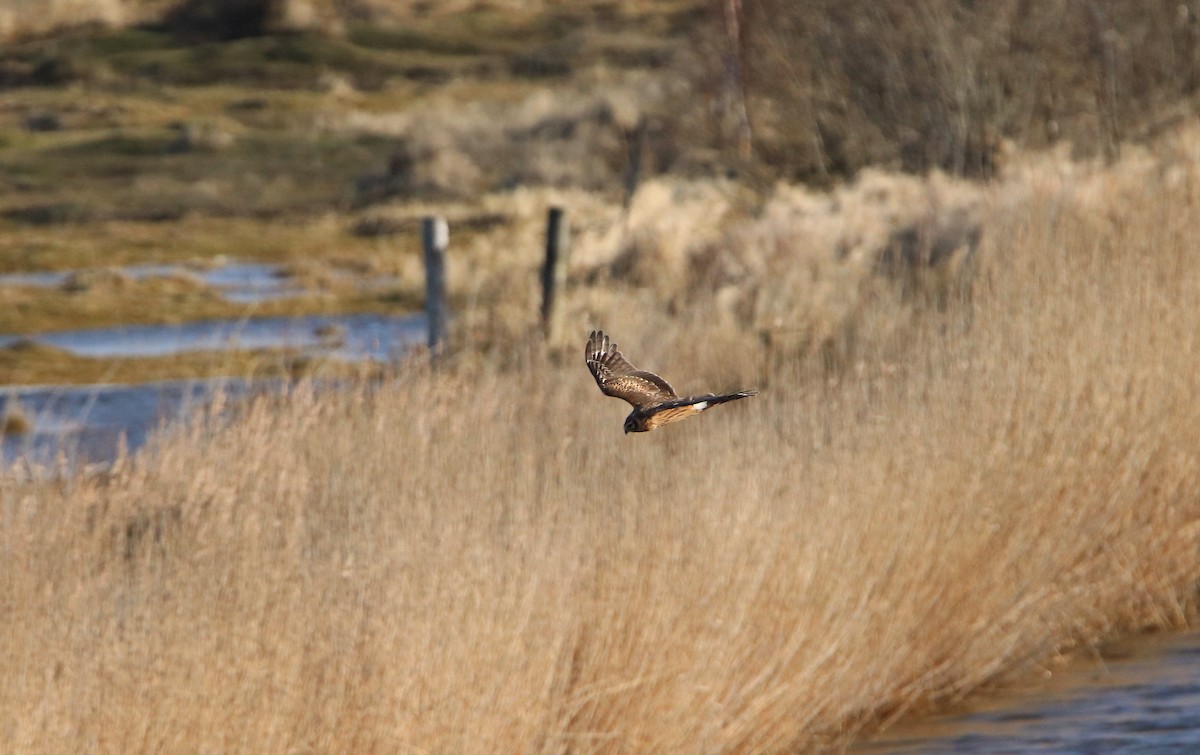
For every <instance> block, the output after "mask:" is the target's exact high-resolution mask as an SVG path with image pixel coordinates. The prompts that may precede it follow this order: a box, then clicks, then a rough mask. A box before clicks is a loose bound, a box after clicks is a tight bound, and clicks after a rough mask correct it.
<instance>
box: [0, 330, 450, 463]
mask: <svg viewBox="0 0 1200 755" xmlns="http://www.w3.org/2000/svg"><path fill="white" fill-rule="evenodd" d="M427 334H428V325H427V324H426V319H425V316H424V315H403V316H392V315H377V314H358V315H337V316H333V315H330V316H325V315H314V316H309V317H263V318H252V319H242V320H204V321H197V322H189V323H185V324H182V325H147V326H136V327H119V328H97V329H94V330H72V331H61V332H56V333H42V334H38V335H34V336H30V337H29V339H30V340H33V341H35V342H37V343H43V344H48V345H51V346H55V347H58V348H61V349H66V350H68V351H71V352H73V353H75V354H79V355H81V356H87V357H122V356H162V355H166V354H172V353H177V352H181V351H194V350H208V351H213V350H216V351H219V350H227V349H233V348H242V349H262V348H279V347H291V348H296V349H299V350H302V351H303V352H305V353H308V354H314V355H321V356H331V357H335V358H338V359H344V360H347V361H364V360H373V361H377V362H386V361H390V360H394V359H397V358H398V357H400V356H402V355H403V354H404V353H405V352H406V351H408V350H409V349H410V348H412V347H413V346H414V345H416V344H419V343H424V342H425V340H426V337H427ZM13 340H15V338H13V337H0V346H3V345H4V343H5V342H11V341H13ZM279 384H280V383H279V381H258V382H255V383H253V384H251V383H248V382H247V381H244V380H230V379H219V380H214V381H197V380H190V381H170V382H160V383H148V384H143V385H81V386H8V387H0V417H3V416H5V414H6V412H7V407H8V405H9V404H10V403H13V402H15V404H16V405H17V406H18V407H19V411H20V414H21V416H23V417H25V419H26V420H27V421H28V422H29V424H30V428H29V430H28V431H27V432H24V433H21V434H13V435H8V436H5V437H4V439H3V453H2V458H3V461H4V463H5V466H7V465H9V464H12V463H13V462H14V461H15V460H17V459H18V458H22V459H24V460H26V461H28V462H29V463H30V464H32V465H33V466H35V467H50V466H54V465H56V463H57V462H56V460H57V459H59V458H62V459H64V460H65V461H66V463H68V464H69V465H70V466H75V465H87V464H95V463H100V464H103V463H106V462H109V461H111V460H112V459H114V458H115V457H116V454H117V450H118V448H119V444H120V442H121V438H122V437H124V439H125V441H124V442H125V443H126V444H127V447H128V449H129V450H130V451H136V450H137V449H138V448H140V447H141V446H142V445H144V444H145V442H146V440H147V438H148V436H149V433H150V432H151V431H152V430H154V429H155V428H157V427H159V426H160V425H162V424H164V423H170V422H176V421H179V420H180V419H181V418H184V417H187V416H189V415H190V414H191V413H192V412H194V411H195V410H196V409H197V407H199V406H202V405H203V404H204V403H205V402H207V401H208V400H209V399H210V398H211V397H212V395H213V394H214V392H215V391H217V390H218V389H220V390H222V391H223V392H224V393H225V394H226V395H227V396H228V395H232V396H237V395H240V394H242V393H244V392H246V391H247V390H250V389H251V388H252V387H255V388H262V389H263V390H270V389H272V387H275V388H278V386H279Z"/></svg>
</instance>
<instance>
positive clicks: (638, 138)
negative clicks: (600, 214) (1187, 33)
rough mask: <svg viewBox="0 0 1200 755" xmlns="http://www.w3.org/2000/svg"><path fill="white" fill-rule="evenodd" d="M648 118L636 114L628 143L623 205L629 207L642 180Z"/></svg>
mask: <svg viewBox="0 0 1200 755" xmlns="http://www.w3.org/2000/svg"><path fill="white" fill-rule="evenodd" d="M649 131H650V119H648V118H647V117H646V114H645V113H642V114H641V115H640V116H638V122H637V128H635V129H634V131H633V143H632V144H631V145H629V165H628V166H627V167H626V170H625V201H624V203H623V204H624V207H625V209H626V210H628V209H629V205H631V204H633V195H634V194H637V189H638V184H639V183H641V180H642V161H643V160H644V159H645V157H646V141H647V139H648V138H649V137H648V135H649Z"/></svg>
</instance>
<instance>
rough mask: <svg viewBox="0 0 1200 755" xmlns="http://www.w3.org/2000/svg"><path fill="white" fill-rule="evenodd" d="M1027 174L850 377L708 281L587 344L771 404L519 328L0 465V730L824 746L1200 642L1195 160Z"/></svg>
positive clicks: (157, 741) (191, 740)
mask: <svg viewBox="0 0 1200 755" xmlns="http://www.w3.org/2000/svg"><path fill="white" fill-rule="evenodd" d="M1143 179H1144V180H1143ZM1029 186H1030V188H1029V192H1028V194H1027V195H1026V196H1023V197H1021V198H1020V199H1019V201H1018V200H1015V199H1013V198H1012V197H998V196H993V197H992V198H991V199H990V200H989V203H988V204H987V207H986V209H985V210H984V211H983V218H984V225H985V228H986V229H987V231H986V236H985V238H986V239H988V242H987V244H986V248H985V249H984V263H983V264H982V273H981V275H980V277H979V278H978V280H977V285H976V286H975V290H974V291H973V295H972V296H971V297H969V299H968V300H966V301H964V302H962V303H960V304H958V305H957V306H951V307H948V308H946V309H945V310H944V311H942V310H938V309H937V308H935V307H930V308H929V310H930V311H924V309H923V308H921V307H917V308H916V309H913V308H912V307H911V306H909V305H901V304H899V303H896V302H894V301H892V300H890V299H887V298H886V297H880V298H879V299H878V301H876V302H875V303H874V304H873V305H871V306H869V307H865V308H864V309H863V310H862V311H861V312H859V314H858V317H860V318H863V319H864V320H871V319H872V318H873V319H875V320H878V321H879V322H878V323H877V325H878V326H877V327H864V328H862V329H861V331H860V332H862V333H866V334H868V336H863V337H860V340H859V342H858V345H857V347H856V351H855V358H854V359H853V360H852V361H850V362H849V363H847V364H846V365H844V367H843V368H841V369H831V368H830V367H829V366H828V365H824V366H820V365H819V363H818V361H816V360H813V359H811V358H808V357H806V356H805V355H804V354H803V353H794V354H792V355H790V356H788V357H787V358H782V359H776V360H774V361H770V362H767V361H763V360H760V359H757V358H756V357H757V356H758V351H757V350H758V349H759V346H758V342H757V340H754V339H752V338H749V337H745V338H742V339H741V340H739V339H738V338H737V337H736V333H733V332H732V331H728V330H721V331H719V332H717V333H715V334H714V333H711V332H710V331H709V330H708V327H709V326H708V325H707V324H706V323H707V322H708V321H710V320H711V319H712V318H710V317H709V315H710V314H711V307H712V304H711V301H704V300H702V299H701V300H698V301H697V302H696V303H694V304H693V305H692V307H691V308H690V309H686V310H685V311H683V312H681V313H677V314H676V315H674V316H672V317H670V318H668V317H667V316H666V315H662V314H654V313H653V312H652V313H651V314H649V315H647V316H646V317H644V318H640V319H638V318H635V316H634V315H631V314H628V313H626V314H624V315H621V314H619V313H617V312H615V311H614V312H613V313H612V316H611V318H609V319H608V320H606V321H600V322H586V323H585V322H578V323H575V325H576V326H577V329H578V331H579V334H580V350H582V342H583V337H584V336H585V335H586V332H587V329H588V328H589V327H592V326H603V327H606V328H608V329H610V330H612V331H613V332H614V335H615V337H616V339H617V340H618V341H619V342H620V343H621V345H622V347H623V348H624V349H625V350H626V351H627V352H628V354H629V355H630V357H631V358H632V359H633V360H634V361H635V362H636V363H638V364H639V365H642V366H646V367H650V368H655V369H658V370H660V371H662V372H663V373H664V374H665V375H666V376H667V377H668V378H669V379H671V380H672V381H673V382H674V383H675V384H676V386H677V387H680V388H682V389H684V390H688V389H696V390H707V389H714V390H716V389H724V388H731V389H732V388H738V387H750V385H751V384H752V383H757V384H758V385H759V387H761V388H763V392H762V393H761V395H760V396H758V397H756V398H754V399H752V400H749V401H742V402H738V403H737V404H733V405H730V406H722V407H719V408H717V409H715V410H714V411H712V412H710V413H706V414H705V415H704V416H703V417H701V418H698V419H693V420H689V421H688V422H685V423H681V424H678V425H673V426H670V427H667V428H665V429H663V430H660V431H656V432H654V433H650V434H648V435H646V436H628V437H626V436H624V435H623V434H622V432H621V430H620V423H621V419H622V417H623V416H624V412H625V407H624V406H623V405H621V404H619V403H618V402H616V401H613V400H611V399H607V398H604V397H602V396H601V395H600V394H599V392H598V391H597V390H596V388H595V386H594V385H593V384H592V381H591V378H590V376H589V375H588V374H587V372H586V370H585V369H584V367H583V365H582V359H581V358H579V359H576V358H574V357H572V358H571V359H569V360H567V361H566V362H565V363H563V364H559V363H558V362H557V361H556V360H554V359H552V358H550V357H545V356H542V355H540V354H539V352H538V350H537V349H535V348H532V347H525V346H514V347H513V348H514V349H527V351H528V354H527V355H526V356H524V357H523V359H524V360H525V361H526V365H527V366H526V368H525V369H519V370H511V369H505V370H499V369H496V368H490V367H488V366H486V365H481V364H480V363H479V362H468V361H464V362H463V363H462V364H459V365H456V364H454V363H450V364H448V365H446V367H445V369H443V370H441V371H439V372H436V373H431V372H429V371H427V370H425V369H423V368H421V367H419V366H411V367H409V368H406V369H402V370H400V371H399V373H398V374H397V375H396V377H395V378H394V379H393V380H391V381H389V382H387V383H384V384H382V385H375V386H364V387H362V388H361V389H356V390H349V391H345V392H340V393H330V392H322V391H318V390H314V389H313V388H311V387H305V386H303V385H302V386H299V387H297V388H296V389H295V390H293V391H292V392H290V393H289V394H288V395H287V396H284V397H281V398H264V399H261V400H258V401H257V402H255V403H252V404H250V405H248V406H245V407H242V408H240V409H238V410H237V411H234V412H227V411H222V410H220V409H219V408H218V409H216V410H214V411H212V412H211V413H210V414H209V415H208V420H206V421H205V420H198V421H197V422H195V423H193V424H192V425H191V426H190V427H189V428H187V429H182V430H177V431H175V432H174V433H170V434H167V435H164V436H163V437H162V438H161V439H160V440H159V441H158V442H157V443H156V444H155V445H154V447H153V448H150V449H148V450H147V451H146V452H145V453H143V454H142V455H140V456H138V457H137V458H135V459H125V460H123V461H122V462H121V464H120V465H119V466H118V467H117V468H116V469H114V470H113V471H112V473H111V474H109V475H106V476H104V477H102V478H80V477H66V478H63V479H62V480H61V481H59V482H56V483H52V484H37V485H30V484H27V483H19V482H18V481H17V476H16V475H15V474H9V475H6V476H5V477H4V478H3V482H2V483H0V503H2V508H0V517H2V519H0V522H2V525H0V554H2V556H0V617H2V618H0V622H2V624H3V631H2V632H0V676H2V679H3V683H2V684H0V740H2V741H5V742H7V743H9V745H10V746H11V747H12V748H13V749H14V751H22V752H87V751H102V752H130V751H148V750H158V751H161V750H167V751H249V752H284V751H325V752H405V751H412V752H488V753H492V752H572V753H587V752H648V753H649V752H739V753H746V752H786V751H796V750H807V749H814V748H820V747H829V748H840V747H844V746H846V745H848V744H849V743H850V742H852V741H853V740H854V739H855V738H856V737H858V736H862V735H867V734H869V733H870V732H872V731H874V730H876V729H877V728H878V727H880V726H882V725H886V724H887V723H888V722H890V721H892V720H895V719H896V718H898V717H900V716H902V715H905V714H906V713H911V712H918V713H919V712H922V711H927V710H932V709H934V708H937V707H938V706H941V705H944V704H946V703H948V702H952V701H956V700H960V699H962V698H963V697H964V696H967V695H969V694H971V693H972V692H973V691H975V690H978V689H980V688H982V687H987V686H990V685H995V684H1002V683H1004V682H1005V681H1007V680H1011V679H1013V678H1017V677H1020V676H1021V675H1023V674H1029V673H1031V672H1032V671H1033V670H1034V669H1038V668H1043V667H1045V664H1048V663H1050V662H1052V660H1053V659H1054V658H1055V657H1057V656H1058V655H1059V654H1061V653H1063V652H1066V651H1069V650H1071V649H1072V648H1076V647H1080V646H1088V645H1092V644H1094V643H1097V642H1100V641H1102V640H1103V639H1105V638H1109V637H1112V636H1115V635H1117V634H1121V633H1126V632H1131V631H1137V630H1142V629H1148V628H1162V627H1180V626H1185V625H1188V624H1189V623H1190V622H1191V621H1192V620H1193V616H1194V607H1195V603H1196V601H1195V598H1196V591H1195V586H1196V584H1197V578H1198V577H1200V559H1197V552H1198V550H1197V547H1198V545H1200V496H1198V493H1197V491H1200V434H1198V432H1197V428H1200V402H1197V401H1196V400H1195V397H1196V396H1197V395H1200V348H1198V344H1197V336H1196V332H1197V328H1196V323H1197V322H1200V270H1198V269H1197V265H1196V258H1195V250H1196V249H1198V248H1200V238H1197V233H1198V232H1197V230H1196V226H1195V224H1194V223H1192V222H1190V218H1193V217H1195V215H1196V211H1197V200H1196V196H1197V194H1196V187H1197V184H1196V176H1195V174H1194V172H1192V171H1190V170H1187V171H1184V172H1183V173H1182V174H1178V173H1176V174H1171V175H1170V176H1168V175H1165V174H1163V175H1159V174H1152V175H1150V176H1149V177H1145V176H1143V177H1142V178H1139V180H1136V181H1124V182H1121V181H1115V180H1108V179H1103V180H1101V181H1100V183H1099V184H1097V183H1096V182H1089V183H1087V184H1086V185H1085V184H1084V182H1082V181H1077V180H1074V179H1062V180H1053V181H1051V180H1042V181H1037V182H1030V184H1029ZM1097 186H1101V187H1102V188H1104V191H1102V192H1099V193H1098V192H1097V190H1096V187H1097ZM777 264H784V263H783V262H778V263H777ZM768 272H770V273H771V274H779V273H780V272H781V271H778V270H776V271H768ZM902 306H909V308H908V309H902ZM899 320H904V322H905V323H906V324H905V325H904V327H897V326H896V322H897V321H899ZM866 324H867V325H870V322H868V323H866ZM730 327H731V326H730ZM872 333H875V334H879V335H878V336H877V337H873V336H870V335H869V334H872ZM731 344H732V345H731ZM579 356H580V357H581V355H579ZM519 361H520V360H519V359H510V360H509V362H519ZM763 365H765V366H763ZM710 382H720V383H721V384H716V385H714V384H709V383H710ZM730 382H732V383H734V384H727V383H730Z"/></svg>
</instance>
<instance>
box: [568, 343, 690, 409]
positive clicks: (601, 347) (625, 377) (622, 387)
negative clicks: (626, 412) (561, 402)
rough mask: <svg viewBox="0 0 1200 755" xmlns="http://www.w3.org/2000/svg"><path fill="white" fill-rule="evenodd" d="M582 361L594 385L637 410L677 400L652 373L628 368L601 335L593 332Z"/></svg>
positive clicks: (671, 391)
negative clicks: (593, 379)
mask: <svg viewBox="0 0 1200 755" xmlns="http://www.w3.org/2000/svg"><path fill="white" fill-rule="evenodd" d="M583 359H584V361H585V362H586V363H587V366H588V369H589V370H591V373H592V377H594V378H595V379H596V385H598V386H600V390H601V391H603V392H604V394H605V395H607V396H615V397H616V398H619V399H624V400H625V401H628V402H629V403H630V404H632V405H633V406H634V407H637V408H645V407H648V406H653V405H655V404H659V403H662V402H664V401H670V400H671V399H674V398H677V396H676V394H675V389H674V388H672V387H671V385H670V383H668V382H667V381H666V380H663V379H662V378H661V377H659V376H658V375H655V374H654V373H653V372H647V371H646V370H639V369H638V368H636V367H634V366H633V365H632V364H630V363H629V360H628V359H626V358H625V357H624V355H622V354H621V352H620V350H619V349H617V345H616V344H615V343H612V342H611V341H609V339H608V336H606V335H604V332H603V331H600V330H593V331H592V335H591V337H590V338H588V342H587V347H586V348H585V349H584V354H583Z"/></svg>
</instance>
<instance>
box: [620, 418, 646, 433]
mask: <svg viewBox="0 0 1200 755" xmlns="http://www.w3.org/2000/svg"><path fill="white" fill-rule="evenodd" d="M644 432H646V427H645V425H643V424H642V422H641V420H640V419H639V418H638V417H637V416H635V415H633V414H630V415H629V416H628V417H626V418H625V434H626V435H628V434H629V433H644Z"/></svg>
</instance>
